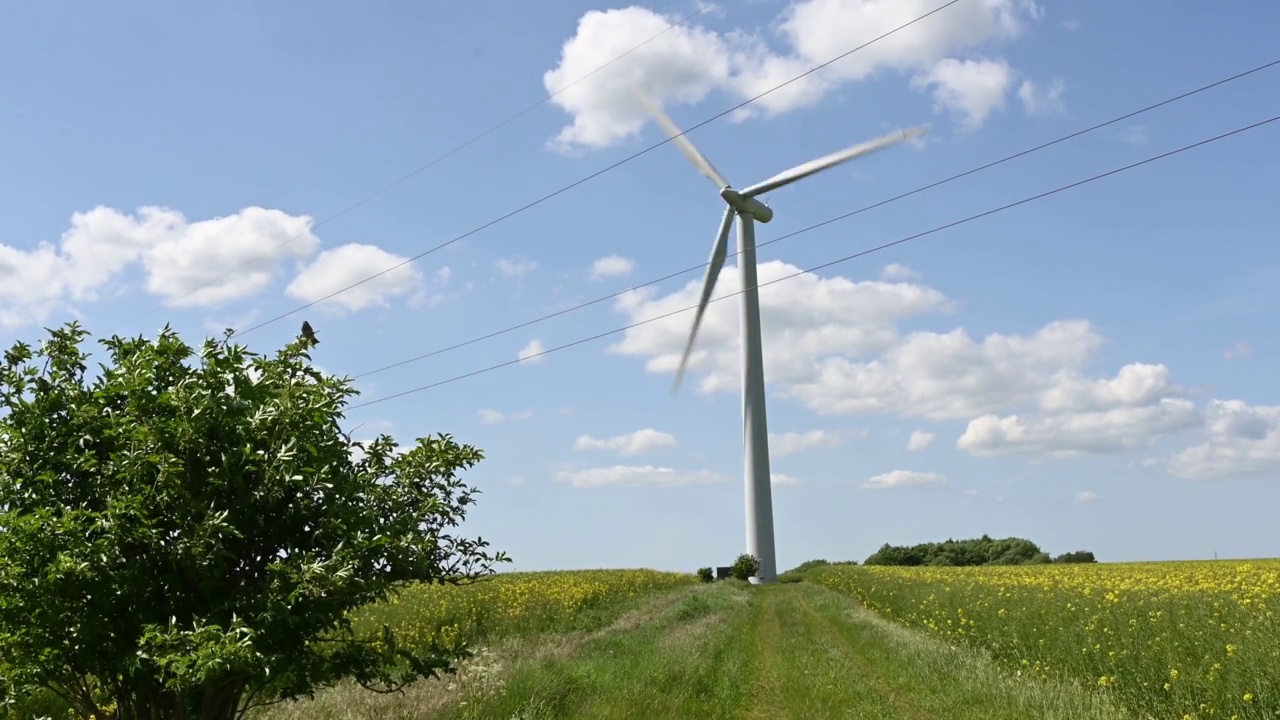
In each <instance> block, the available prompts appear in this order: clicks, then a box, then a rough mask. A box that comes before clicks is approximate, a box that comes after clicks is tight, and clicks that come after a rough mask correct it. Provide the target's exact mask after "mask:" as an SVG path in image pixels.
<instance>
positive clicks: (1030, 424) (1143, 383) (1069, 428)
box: [956, 363, 1202, 457]
mask: <svg viewBox="0 0 1280 720" xmlns="http://www.w3.org/2000/svg"><path fill="white" fill-rule="evenodd" d="M1180 393H1181V390H1180V388H1178V387H1177V386H1176V385H1174V384H1173V382H1172V380H1171V378H1170V373H1169V369H1168V368H1167V367H1165V366H1164V365H1151V364H1146V363H1131V364H1129V365H1126V366H1124V367H1123V368H1121V369H1120V372H1119V373H1117V374H1116V377H1114V378H1111V379H1094V380H1089V379H1085V378H1084V377H1082V376H1081V375H1080V374H1079V373H1078V372H1075V371H1064V372H1060V373H1058V374H1057V375H1056V376H1055V377H1054V378H1053V384H1052V385H1051V386H1050V387H1049V388H1048V389H1046V390H1045V392H1044V393H1043V394H1042V395H1041V397H1040V401H1039V408H1040V410H1041V411H1042V414H1040V415H1038V416H1019V415H1009V416H1006V417H997V416H996V415H994V414H987V415H983V416H982V417H978V418H975V419H973V420H971V421H970V422H969V425H968V428H967V429H966V430H965V432H964V434H963V435H961V436H960V439H959V440H958V441H957V443H956V446H957V447H958V448H960V449H962V450H966V451H968V452H971V453H973V454H975V455H987V456H993V455H1013V454H1044V455H1051V456H1059V457H1068V456H1072V455H1078V454H1082V453H1114V452H1124V451H1130V450H1140V449H1144V448H1147V447H1150V446H1151V445H1153V444H1154V443H1155V442H1156V441H1157V440H1159V439H1160V438H1161V437H1163V436H1165V435H1169V434H1173V433H1177V432H1179V431H1182V430H1186V429H1189V428H1192V427H1196V426H1198V425H1200V424H1201V422H1202V419H1201V416H1200V413H1199V411H1198V410H1197V409H1196V407H1195V404H1194V403H1192V402H1191V401H1190V400H1187V399H1185V398H1182V397H1178V395H1180Z"/></svg>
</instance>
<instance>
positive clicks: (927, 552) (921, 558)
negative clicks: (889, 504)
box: [863, 535, 1097, 567]
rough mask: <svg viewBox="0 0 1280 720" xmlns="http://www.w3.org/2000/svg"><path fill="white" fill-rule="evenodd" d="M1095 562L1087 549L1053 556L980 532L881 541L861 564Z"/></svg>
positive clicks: (1020, 540)
mask: <svg viewBox="0 0 1280 720" xmlns="http://www.w3.org/2000/svg"><path fill="white" fill-rule="evenodd" d="M1093 562H1097V559H1096V558H1095V557H1094V555H1093V553H1092V552H1090V551H1088V550H1075V551H1072V552H1066V553H1063V554H1061V555H1058V556H1057V557H1051V556H1050V555H1049V553H1047V552H1045V551H1043V550H1041V549H1040V546H1039V545H1037V544H1035V543H1034V542H1032V541H1030V540H1027V539H1025V538H1018V537H1007V538H1001V539H999V540H996V539H993V538H991V537H990V536H989V535H983V536H982V537H980V538H974V539H971V540H952V539H947V540H945V541H943V542H926V543H919V544H916V545H890V544H888V543H885V544H884V545H881V546H880V549H879V550H876V551H875V552H874V553H871V556H870V557H868V558H867V559H866V560H865V561H864V562H863V564H864V565H898V566H918V565H931V566H941V567H969V566H975V565H1046V564H1049V563H1093Z"/></svg>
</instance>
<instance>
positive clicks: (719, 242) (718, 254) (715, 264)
mask: <svg viewBox="0 0 1280 720" xmlns="http://www.w3.org/2000/svg"><path fill="white" fill-rule="evenodd" d="M733 212H734V211H733V208H731V207H730V208H725V211H724V219H723V220H721V221H720V234H719V235H718V236H717V237H716V244H715V245H714V246H712V248H711V263H710V264H708V265H707V274H706V276H705V277H704V278H703V280H702V298H701V299H700V300H698V309H697V310H695V311H694V313H693V329H692V330H690V331H689V341H688V342H687V343H685V346H684V355H682V356H681V357H680V367H678V368H676V382H675V385H674V386H673V387H672V388H671V392H673V393H674V392H677V391H679V390H680V381H681V380H683V379H684V369H685V366H686V365H688V364H689V355H691V354H692V353H693V341H694V339H695V338H697V336H698V326H699V325H701V324H702V316H703V314H704V313H705V312H706V311H707V303H709V302H711V291H713V290H715V288H716V280H719V279H720V269H721V268H723V267H724V261H725V258H726V257H727V256H728V255H729V230H730V229H732V228H733Z"/></svg>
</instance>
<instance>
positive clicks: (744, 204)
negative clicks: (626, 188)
mask: <svg viewBox="0 0 1280 720" xmlns="http://www.w3.org/2000/svg"><path fill="white" fill-rule="evenodd" d="M640 100H641V102H643V104H644V105H645V107H646V108H647V109H648V110H649V112H650V114H652V115H653V117H654V119H655V120H657V121H658V124H660V125H661V126H662V127H663V129H664V130H666V131H667V134H668V135H670V136H671V138H672V140H673V141H674V142H675V143H676V147H678V148H680V151H681V152H683V153H684V155H685V157H687V158H688V159H689V162H691V163H693V166H694V167H695V168H697V170H698V172H700V173H702V174H703V175H706V176H707V177H708V178H710V179H711V181H712V182H713V183H715V185H716V189H717V190H719V191H720V197H721V198H723V199H724V201H725V202H726V203H727V204H728V207H727V208H725V211H724V219H723V220H721V221H720V232H719V234H718V235H717V236H716V244H715V245H714V246H712V248H711V264H710V265H708V266H707V274H706V277H705V279H704V280H703V284H702V298H701V299H700V300H699V301H698V309H697V311H696V312H695V313H694V316H693V329H692V330H690V331H689V341H688V343H687V344H686V345H685V348H684V355H683V356H682V357H681V358H680V366H679V368H678V369H677V370H676V380H675V388H674V389H675V390H679V389H680V381H681V379H682V378H683V377H684V370H685V366H686V365H687V364H688V362H689V354H690V353H691V352H692V351H693V342H694V339H695V338H696V337H697V335H698V326H699V325H700V324H701V323H702V316H703V314H704V313H705V312H706V309H707V303H708V302H709V301H710V300H711V291H712V290H713V289H715V285H716V280H717V279H718V278H719V276H720V269H721V268H722V267H724V261H725V258H726V256H727V255H728V252H729V230H730V229H731V228H732V226H733V216H734V215H735V214H736V215H737V216H738V218H739V221H738V269H739V271H740V274H741V277H742V290H743V291H742V294H741V295H740V296H739V297H740V298H741V303H742V310H741V320H742V345H741V347H742V425H743V428H742V436H743V442H744V444H745V453H744V475H745V479H746V514H747V552H748V553H750V554H752V555H754V556H756V558H758V559H759V560H760V573H759V575H758V577H757V578H756V581H757V582H760V583H770V582H773V581H774V580H776V579H777V574H778V568H777V558H776V556H775V554H774V545H773V493H772V489H771V486H770V473H769V430H768V425H767V423H766V420H765V403H764V358H763V353H762V349H761V344H760V294H759V291H758V290H757V288H756V284H757V280H756V239H755V221H756V220H759V221H760V222H762V223H767V222H769V221H770V220H772V219H773V211H772V210H770V209H769V206H767V205H765V204H764V203H762V202H760V201H759V200H757V199H756V196H758V195H763V194H765V193H767V192H770V191H772V190H777V189H778V188H781V187H783V186H784V185H789V184H791V183H793V182H795V181H796V180H799V179H801V178H804V177H808V176H810V175H813V174H814V173H817V172H821V171H823V170H826V169H827V168H831V167H835V166H836V165H839V164H841V163H843V162H847V161H849V160H852V159H854V158H856V157H860V156H862V155H867V154H869V153H873V152H875V151H877V150H881V149H883V148H886V147H889V146H890V145H896V144H898V143H900V142H902V141H904V140H909V139H911V138H914V137H918V136H920V135H922V134H924V128H913V129H911V130H906V131H901V130H900V131H898V132H895V133H892V134H889V135H885V136H884V137H880V138H876V139H875V140H872V141H870V142H866V143H862V144H861V145H854V146H853V147H851V148H846V149H844V150H841V151H839V152H835V153H832V154H830V155H827V156H826V157H822V158H818V159H817V160H811V161H809V162H807V163H804V164H802V165H797V166H795V167H793V168H791V169H790V170H787V171H785V172H781V173H779V174H777V175H775V176H773V177H772V178H770V179H768V180H765V181H764V182H761V183H757V184H755V185H752V186H751V187H748V188H747V189H745V190H741V191H739V190H734V189H733V188H732V187H730V186H729V182H728V181H727V180H725V179H724V177H723V176H721V175H720V173H718V172H716V169H715V168H714V167H712V165H711V163H710V162H708V161H707V159H706V158H705V157H703V156H702V153H700V152H698V149H697V148H695V147H694V146H693V143H692V142H690V141H689V139H688V138H687V137H686V136H685V135H684V134H683V133H682V132H681V131H680V129H679V128H677V127H676V125H675V123H673V122H671V118H669V117H667V115H666V114H665V113H664V112H662V109H661V108H660V107H658V106H657V104H655V103H653V102H652V101H650V100H648V99H647V98H645V97H643V96H641V97H640Z"/></svg>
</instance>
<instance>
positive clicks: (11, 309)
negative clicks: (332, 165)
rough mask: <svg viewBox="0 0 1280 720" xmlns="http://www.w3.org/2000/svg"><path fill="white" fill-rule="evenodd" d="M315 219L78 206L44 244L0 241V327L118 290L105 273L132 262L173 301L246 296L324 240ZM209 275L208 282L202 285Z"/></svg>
mask: <svg viewBox="0 0 1280 720" xmlns="http://www.w3.org/2000/svg"><path fill="white" fill-rule="evenodd" d="M311 224H312V220H311V218H310V217H307V216H291V215H289V214H287V213H284V212H281V211H280V210H266V209H264V208H260V207H247V208H244V209H243V210H241V211H240V212H238V213H234V214H232V215H228V216H225V217H217V218H212V219H209V220H201V221H197V222H194V223H193V222H189V221H188V220H187V218H186V217H185V216H184V215H183V214H182V213H180V212H178V211H176V210H171V209H169V208H163V207H154V206H147V207H142V208H139V209H138V211H137V213H136V214H135V215H126V214H124V213H122V212H120V211H118V210H114V209H112V208H108V207H104V206H98V207H95V208H94V209H92V210H90V211H88V212H77V213H75V214H73V215H72V217H71V228H70V229H68V230H67V231H66V232H64V233H63V234H62V237H61V238H60V240H59V242H58V244H57V245H51V244H48V243H41V244H39V245H37V246H36V247H34V248H32V249H29V250H22V249H18V248H16V247H10V246H7V245H0V326H9V327H16V326H19V325H24V324H27V323H33V322H43V321H44V320H45V319H46V318H47V317H48V316H49V314H50V313H52V312H54V311H55V310H59V309H63V308H67V307H69V306H70V304H71V303H75V302H85V301H93V300H96V299H97V298H98V297H99V294H100V293H101V292H104V291H107V292H115V291H118V290H119V289H120V288H113V287H112V286H111V281H112V280H113V279H115V278H116V277H117V276H118V275H119V274H120V273H121V272H123V271H124V270H125V269H126V268H127V267H129V266H130V265H132V264H134V263H138V262H141V264H142V265H143V268H144V270H145V273H146V287H147V290H148V291H150V292H151V293H153V294H156V295H159V296H161V297H162V298H164V299H165V300H167V301H168V302H169V304H171V305H177V306H181V307H189V306H209V305H216V304H219V303H222V302H226V301H228V300H233V299H236V298H242V297H245V296H248V295H251V294H253V293H255V292H257V291H259V290H262V289H263V288H264V287H266V285H267V284H269V283H270V282H271V281H272V280H274V279H275V278H276V276H277V274H278V273H279V267H280V264H281V263H282V262H283V261H284V260H286V259H289V258H295V259H301V258H305V257H307V256H309V255H310V254H311V253H313V252H315V249H316V248H317V247H318V245H319V242H320V241H319V239H318V238H316V236H315V235H313V234H312V233H311V231H310V228H311ZM286 242H287V243H288V244H285V243H286ZM279 245H283V247H280V248H279V249H278V250H275V251H274V252H273V253H271V254H270V255H268V256H267V257H264V258H262V259H260V260H256V261H255V262H253V263H252V264H250V265H248V266H247V267H244V268H239V266H240V265H242V264H244V263H246V262H249V261H251V260H254V259H255V258H257V257H258V256H259V255H262V254H263V253H264V252H265V251H267V250H271V249H273V248H276V246H279ZM237 268H239V269H237ZM221 275H226V277H222V278H220V277H219V276H221ZM205 283H208V287H203V288H200V286H201V285H204V284H205ZM197 288H200V289H199V290H197Z"/></svg>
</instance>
